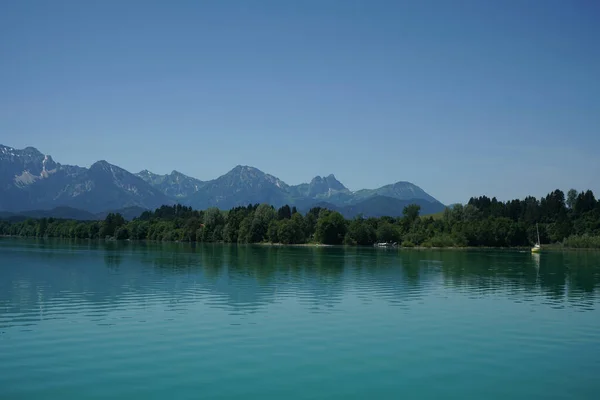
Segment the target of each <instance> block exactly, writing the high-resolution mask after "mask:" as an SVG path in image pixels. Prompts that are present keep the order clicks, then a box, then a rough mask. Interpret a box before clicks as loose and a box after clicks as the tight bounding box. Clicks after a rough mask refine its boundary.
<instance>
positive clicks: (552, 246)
mask: <svg viewBox="0 0 600 400" xmlns="http://www.w3.org/2000/svg"><path fill="white" fill-rule="evenodd" d="M0 238H9V239H26V240H31V239H37V240H40V239H42V240H48V239H50V240H68V241H85V242H89V241H95V242H105V243H187V244H192V243H194V244H208V245H215V244H217V245H236V246H262V247H310V248H320V247H325V248H362V249H368V248H372V249H375V250H380V251H390V250H396V251H400V250H402V251H405V250H418V251H425V250H448V251H461V250H496V251H518V252H526V253H528V252H530V251H531V247H524V246H515V247H490V246H464V247H457V246H448V247H434V246H431V247H429V246H410V247H402V246H397V247H377V246H373V245H364V246H361V245H344V244H340V245H334V244H322V243H291V244H284V243H271V242H260V243H229V242H185V241H177V240H165V241H162V240H148V239H144V240H132V239H124V240H117V239H114V238H112V239H90V238H87V239H77V238H60V237H35V236H16V235H0ZM548 251H549V252H558V251H600V248H595V247H565V246H562V245H561V244H547V245H543V247H542V251H541V252H542V253H544V252H548ZM537 254H539V253H537Z"/></svg>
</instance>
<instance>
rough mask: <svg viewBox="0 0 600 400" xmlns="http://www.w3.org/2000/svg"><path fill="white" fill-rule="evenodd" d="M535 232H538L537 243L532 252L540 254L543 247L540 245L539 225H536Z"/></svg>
mask: <svg viewBox="0 0 600 400" xmlns="http://www.w3.org/2000/svg"><path fill="white" fill-rule="evenodd" d="M535 230H536V231H537V243H536V244H534V245H533V247H532V248H531V252H532V253H539V252H540V250H542V246H541V243H540V230H539V228H538V224H537V223H536V224H535Z"/></svg>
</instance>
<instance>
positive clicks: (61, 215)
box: [0, 206, 148, 221]
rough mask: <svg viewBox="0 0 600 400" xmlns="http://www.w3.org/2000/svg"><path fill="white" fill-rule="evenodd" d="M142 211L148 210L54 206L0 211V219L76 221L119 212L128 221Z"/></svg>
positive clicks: (102, 217) (100, 217)
mask: <svg viewBox="0 0 600 400" xmlns="http://www.w3.org/2000/svg"><path fill="white" fill-rule="evenodd" d="M144 211H148V210H147V209H145V208H141V207H135V206H134V207H126V208H122V209H118V210H111V211H103V212H100V213H97V214H93V213H91V212H88V211H84V210H78V209H76V208H72V207H56V208H52V209H50V210H29V211H19V212H16V213H13V212H8V211H0V219H11V220H15V219H19V220H20V219H27V218H36V219H37V218H56V219H72V220H76V221H93V220H104V219H105V218H106V216H107V215H108V214H109V213H119V214H121V215H122V216H123V218H125V219H126V220H128V221H131V220H132V219H134V218H137V217H139V216H140V215H141V214H142V213H143V212H144Z"/></svg>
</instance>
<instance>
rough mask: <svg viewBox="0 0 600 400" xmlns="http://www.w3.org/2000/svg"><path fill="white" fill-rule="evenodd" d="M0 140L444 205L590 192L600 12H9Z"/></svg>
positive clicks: (145, 4) (69, 6)
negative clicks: (245, 172)
mask: <svg viewBox="0 0 600 400" xmlns="http://www.w3.org/2000/svg"><path fill="white" fill-rule="evenodd" d="M0 60H1V61H0V143H2V144H6V145H9V146H13V147H17V148H23V147H25V146H28V145H30V146H34V147H37V148H38V149H39V150H40V151H42V152H44V153H46V154H51V155H52V156H53V157H54V159H55V160H56V161H58V162H61V163H64V164H77V165H81V166H89V165H90V164H92V163H93V162H94V161H97V160H99V159H105V160H107V161H109V162H111V163H114V164H117V165H119V166H121V167H123V168H126V169H127V170H130V171H132V172H137V171H139V170H142V169H145V168H147V169H149V170H151V171H154V172H156V173H168V172H170V171H171V170H173V169H176V170H178V171H181V172H183V173H186V174H188V175H191V176H194V177H197V178H200V179H211V178H214V177H217V176H219V175H221V174H223V173H225V172H227V171H228V170H229V169H231V168H233V167H234V166H235V165H237V164H245V165H252V166H255V167H257V168H260V169H261V170H263V171H265V172H268V173H271V174H273V175H276V176H278V177H279V178H281V179H283V180H284V181H286V182H287V183H289V184H297V183H300V182H304V181H309V180H310V179H311V178H312V177H313V176H315V175H317V174H318V175H326V174H329V173H334V174H335V175H336V177H338V179H340V180H341V181H342V182H343V183H344V184H346V186H348V187H349V188H350V189H353V190H354V189H360V188H374V187H378V186H381V185H383V184H386V183H391V182H395V181H399V180H408V181H411V182H413V183H415V184H417V185H419V186H421V187H422V188H423V189H424V190H426V191H427V192H429V193H430V194H431V195H433V196H434V197H436V198H438V199H439V200H441V201H442V202H444V203H452V202H464V201H466V200H468V198H469V197H470V196H472V195H481V194H487V195H496V196H497V197H498V198H500V199H508V198H513V197H523V196H525V195H527V194H532V195H535V196H541V195H545V194H546V193H548V192H549V191H551V190H553V189H555V188H561V189H563V190H568V189H569V188H570V187H574V188H576V189H580V190H581V189H587V188H591V189H593V190H594V191H595V192H596V193H598V194H600V157H599V154H600V3H599V2H597V1H593V0H589V1H577V0H574V1H564V0H549V1H542V0H537V1H536V0H531V1H522V0H519V1H507V0H504V1H479V0H475V1H456V0H455V1H445V0H440V1H400V0H398V1H332V0H319V1H308V0H301V1H300V0H299V1H291V0H290V1H258V0H253V1H246V0H238V1H216V0H215V1H174V2H169V1H147V0H139V1H79V0H73V1H59V0H54V1H17V0H12V1H3V2H2V3H1V4H0Z"/></svg>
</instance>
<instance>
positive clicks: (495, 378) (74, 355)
mask: <svg viewBox="0 0 600 400" xmlns="http://www.w3.org/2000/svg"><path fill="white" fill-rule="evenodd" d="M599 286H600V253H597V252H553V253H542V254H540V255H533V254H530V253H529V252H517V251H488V250H486V251H483V250H481V251H475V250H468V251H467V250H465V251H457V250H431V251H425V250H404V249H401V250H397V249H393V250H391V249H374V248H323V247H322V248H307V247H263V246H231V245H197V246H192V245H189V244H177V243H174V244H149V243H148V244H146V243H116V242H108V243H103V242H92V243H90V242H79V243H75V242H73V243H71V242H61V241H52V240H17V239H9V238H0V399H3V400H8V399H101V398H102V399H106V398H110V399H165V398H172V399H240V398H247V399H292V400H294V399H400V398H419V399H442V398H444V399H465V398H473V399H479V398H485V399H528V400H530V399H597V398H600V379H599V378H598V376H600V310H599V305H598V300H599V296H598V292H599Z"/></svg>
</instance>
